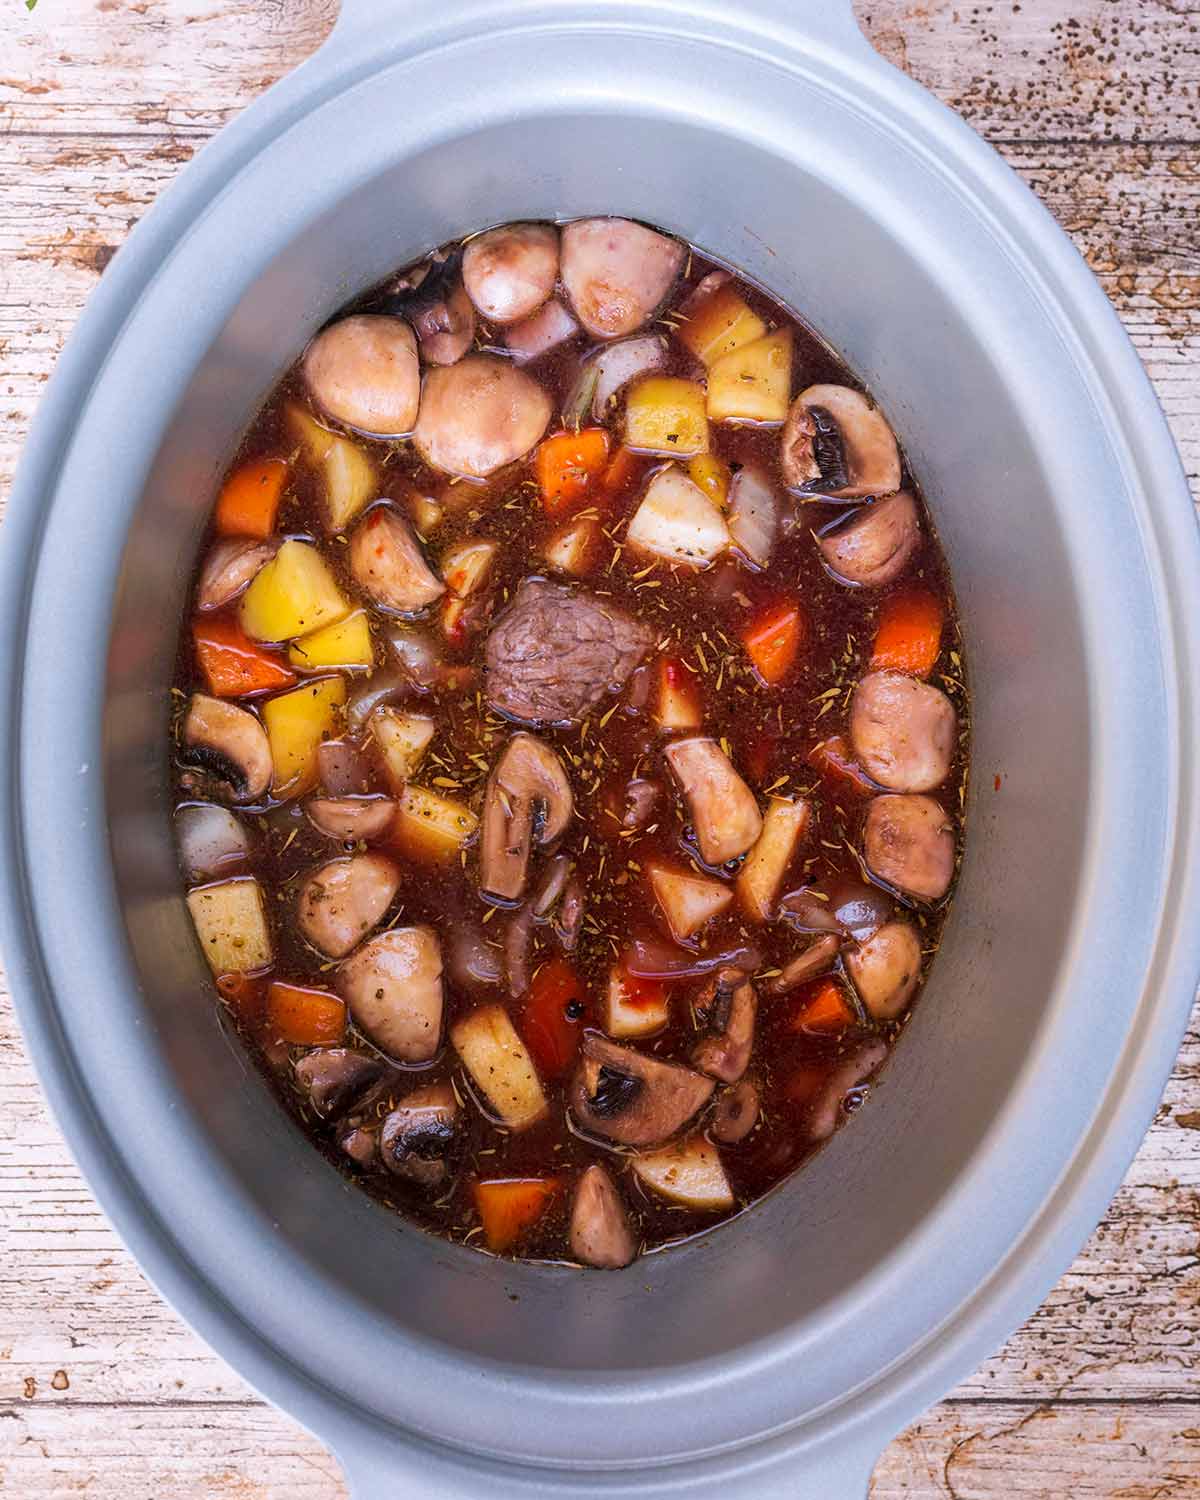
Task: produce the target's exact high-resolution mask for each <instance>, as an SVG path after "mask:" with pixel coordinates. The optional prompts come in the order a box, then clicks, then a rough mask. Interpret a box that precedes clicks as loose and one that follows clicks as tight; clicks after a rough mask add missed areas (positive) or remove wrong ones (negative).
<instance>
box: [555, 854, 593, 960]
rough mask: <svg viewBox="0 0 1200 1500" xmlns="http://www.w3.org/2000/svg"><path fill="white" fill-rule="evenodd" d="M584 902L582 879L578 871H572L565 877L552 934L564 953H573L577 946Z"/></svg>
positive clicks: (584, 891) (585, 896)
mask: <svg viewBox="0 0 1200 1500" xmlns="http://www.w3.org/2000/svg"><path fill="white" fill-rule="evenodd" d="M586 900H587V890H586V888H585V886H584V884H583V878H582V877H581V876H580V874H579V871H578V870H572V872H571V874H570V875H569V876H568V877H567V884H566V887H565V889H564V890H563V895H562V901H561V902H560V904H559V908H558V916H557V917H556V918H555V921H554V933H555V936H556V937H557V938H558V941H559V944H560V945H561V947H562V950H563V952H564V953H574V952H575V949H576V948H577V947H578V946H579V934H580V932H581V931H582V928H583V917H584V912H585V910H586V905H585V903H586Z"/></svg>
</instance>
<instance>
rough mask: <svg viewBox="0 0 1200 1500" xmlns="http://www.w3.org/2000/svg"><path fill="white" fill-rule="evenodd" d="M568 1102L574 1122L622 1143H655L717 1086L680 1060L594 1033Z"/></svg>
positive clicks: (693, 1111) (587, 1041)
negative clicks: (652, 1054)
mask: <svg viewBox="0 0 1200 1500" xmlns="http://www.w3.org/2000/svg"><path fill="white" fill-rule="evenodd" d="M579 1050H580V1061H579V1066H578V1068H577V1069H576V1071H575V1076H574V1077H573V1078H572V1080H571V1085H570V1089H569V1090H568V1094H567V1100H568V1106H569V1108H570V1111H571V1114H572V1115H573V1116H574V1119H575V1123H576V1124H577V1125H578V1126H579V1127H580V1128H581V1129H582V1130H586V1131H588V1132H589V1133H590V1134H591V1135H595V1136H601V1137H602V1138H603V1139H605V1140H609V1141H615V1142H616V1143H617V1144H618V1145H620V1146H656V1145H658V1144H659V1143H660V1142H662V1141H665V1140H669V1139H670V1137H671V1136H673V1135H674V1134H675V1133H676V1132H677V1131H679V1130H682V1129H683V1127H684V1126H685V1125H686V1124H687V1122H688V1121H689V1120H690V1119H691V1118H692V1116H693V1115H695V1114H697V1113H698V1111H700V1110H701V1109H703V1108H704V1106H705V1105H706V1104H707V1103H708V1101H709V1099H710V1098H711V1097H712V1091H713V1089H714V1088H715V1087H716V1085H715V1083H714V1082H713V1080H712V1079H711V1078H706V1077H705V1076H704V1074H703V1073H696V1072H693V1070H692V1069H691V1068H685V1067H682V1066H681V1065H680V1064H679V1063H670V1062H663V1061H662V1060H661V1058H657V1057H648V1056H647V1055H646V1054H645V1053H644V1052H637V1051H635V1050H634V1049H633V1048H632V1047H619V1046H617V1044H616V1043H615V1042H610V1041H608V1040H606V1038H604V1037H602V1036H600V1035H598V1034H597V1033H596V1032H589V1033H588V1034H587V1035H586V1036H585V1037H584V1039H583V1042H582V1044H581V1046H580V1049H579Z"/></svg>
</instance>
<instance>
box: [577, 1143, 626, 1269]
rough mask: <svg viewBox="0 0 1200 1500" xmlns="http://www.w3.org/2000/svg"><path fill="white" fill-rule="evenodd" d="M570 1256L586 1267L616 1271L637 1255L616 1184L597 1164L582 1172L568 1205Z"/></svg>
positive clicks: (594, 1163)
mask: <svg viewBox="0 0 1200 1500" xmlns="http://www.w3.org/2000/svg"><path fill="white" fill-rule="evenodd" d="M570 1243H571V1254H572V1255H573V1256H574V1257H575V1259H576V1260H581V1261H582V1262H583V1263H584V1265H586V1266H598V1267H599V1268H600V1269H601V1270H604V1271H618V1270H620V1268H621V1267H622V1266H627V1265H628V1264H629V1262H630V1261H631V1260H632V1259H633V1257H634V1256H635V1255H636V1254H637V1245H636V1243H635V1242H634V1238H633V1231H632V1230H631V1229H630V1227H629V1217H628V1215H627V1214H626V1212H625V1205H624V1204H623V1203H622V1202H621V1195H620V1193H619V1192H618V1191H617V1187H616V1184H615V1183H614V1182H613V1180H612V1178H611V1177H610V1176H609V1174H608V1172H607V1171H606V1169H605V1168H604V1167H602V1166H601V1165H600V1163H599V1162H593V1163H592V1165H591V1166H590V1167H587V1168H585V1169H584V1172H583V1175H582V1177H580V1179H579V1181H578V1183H577V1184H576V1187H575V1199H574V1201H573V1202H572V1204H571V1229H570Z"/></svg>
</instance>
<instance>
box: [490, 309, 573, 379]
mask: <svg viewBox="0 0 1200 1500" xmlns="http://www.w3.org/2000/svg"><path fill="white" fill-rule="evenodd" d="M578 332H579V324H578V323H577V322H576V321H575V319H574V318H573V317H572V316H571V314H570V313H569V312H568V311H567V309H566V308H565V307H564V306H563V305H562V303H561V302H559V301H558V299H557V298H551V300H550V301H549V302H545V303H543V304H542V306H541V307H539V308H538V310H537V312H535V313H534V315H533V316H532V317H531V318H526V319H525V320H524V321H523V322H520V323H513V324H511V325H510V326H509V327H508V328H506V329H505V330H504V344H505V347H506V348H507V349H508V351H509V352H510V353H511V355H512V357H513V359H514V360H516V362H517V364H519V365H527V364H528V363H529V362H530V360H534V359H540V358H541V356H542V355H543V354H549V352H550V350H551V349H557V348H558V346H559V344H565V343H566V341H567V340H568V339H569V338H573V337H574V336H575V334H577V333H578Z"/></svg>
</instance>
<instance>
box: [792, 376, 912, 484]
mask: <svg viewBox="0 0 1200 1500" xmlns="http://www.w3.org/2000/svg"><path fill="white" fill-rule="evenodd" d="M779 462H780V466H781V467H782V469H783V477H784V481H785V483H787V484H788V485H789V486H790V487H791V488H792V489H797V490H812V491H817V492H819V493H820V494H822V495H829V496H832V497H834V498H836V499H839V500H853V499H858V498H860V497H861V496H863V495H890V494H892V492H893V491H895V490H898V489H899V488H900V450H899V449H898V448H897V447H896V439H895V436H894V435H893V433H892V429H891V428H890V427H889V426H888V424H887V422H886V421H885V420H884V417H883V413H882V412H881V411H880V410H879V408H878V407H877V406H873V405H872V404H871V402H870V401H869V400H868V399H867V397H866V396H864V395H863V393H862V392H861V391H855V390H851V389H850V387H849V386H846V385H810V386H809V387H808V389H807V390H806V391H801V392H800V394H799V395H798V396H797V397H796V399H795V401H793V402H792V409H791V411H790V412H789V413H788V418H787V421H786V422H785V424H784V428H783V432H782V434H781V436H780V447H779Z"/></svg>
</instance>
